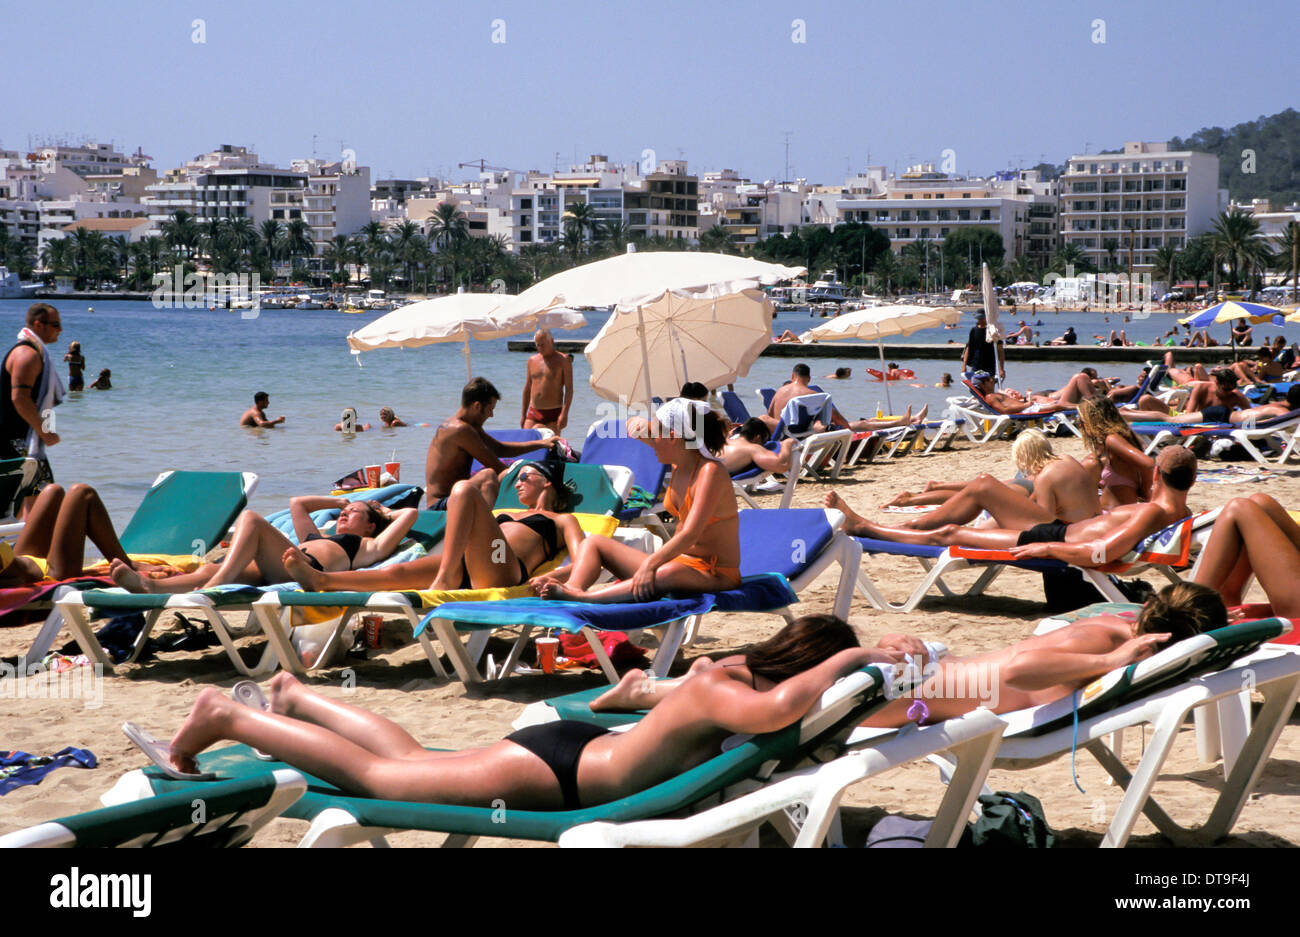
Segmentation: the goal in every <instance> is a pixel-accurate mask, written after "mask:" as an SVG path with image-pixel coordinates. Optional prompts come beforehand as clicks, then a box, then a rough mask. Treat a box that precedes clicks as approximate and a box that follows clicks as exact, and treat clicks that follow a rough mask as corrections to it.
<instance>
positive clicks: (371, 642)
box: [361, 615, 384, 648]
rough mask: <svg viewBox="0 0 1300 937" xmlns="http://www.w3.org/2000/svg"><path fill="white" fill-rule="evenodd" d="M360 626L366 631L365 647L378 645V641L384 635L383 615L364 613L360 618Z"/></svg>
mask: <svg viewBox="0 0 1300 937" xmlns="http://www.w3.org/2000/svg"><path fill="white" fill-rule="evenodd" d="M361 626H362V627H363V628H364V629H365V632H366V647H369V648H377V647H379V643H380V641H381V639H382V638H383V635H384V616H383V615H364V616H362V618H361Z"/></svg>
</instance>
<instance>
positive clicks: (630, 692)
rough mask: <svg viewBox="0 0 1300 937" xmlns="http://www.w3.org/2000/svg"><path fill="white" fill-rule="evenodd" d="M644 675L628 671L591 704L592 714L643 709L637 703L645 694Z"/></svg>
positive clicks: (641, 672) (639, 672) (640, 672)
mask: <svg viewBox="0 0 1300 937" xmlns="http://www.w3.org/2000/svg"><path fill="white" fill-rule="evenodd" d="M646 682H647V680H646V675H645V673H644V672H643V671H640V670H629V671H628V672H627V673H625V674H623V679H621V680H619V681H618V684H617V685H616V686H614V687H611V688H610V689H609V690H607V691H606V692H604V693H602V694H601V695H600V696H598V697H596V698H595V699H594V700H592V702H591V711H592V712H596V713H598V712H606V711H610V710H614V711H619V710H621V711H627V710H637V709H641V708H643V707H642V705H641V704H640V703H639V702H638V700H639V698H640V696H641V694H642V693H644V692H645V684H646ZM652 685H653V684H652Z"/></svg>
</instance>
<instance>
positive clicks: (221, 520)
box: [121, 472, 248, 556]
mask: <svg viewBox="0 0 1300 937" xmlns="http://www.w3.org/2000/svg"><path fill="white" fill-rule="evenodd" d="M247 503H248V502H247V500H246V499H245V497H244V477H243V475H241V474H240V473H239V472H172V473H171V474H170V475H168V476H167V477H166V478H164V479H163V480H162V481H161V482H160V483H159V484H158V485H156V486H155V487H153V488H150V489H149V492H148V493H147V494H146V495H145V496H144V500H143V501H142V502H140V506H139V507H138V508H136V511H135V514H134V515H132V517H131V522H130V523H129V524H127V525H126V530H124V531H122V536H121V541H122V548H123V549H124V550H125V551H126V552H127V553H163V554H173V555H177V556H179V555H181V554H186V553H194V552H196V551H197V552H199V553H200V554H204V553H207V551H208V550H210V549H212V548H213V547H215V546H216V545H217V544H219V543H220V542H221V539H222V538H223V537H224V536H225V535H226V531H227V530H229V529H230V525H231V524H233V523H234V522H235V519H236V518H237V517H239V512H240V511H242V510H243V509H244V507H245V505H246V504H247ZM196 541H198V545H197V546H196V543H195V542H196Z"/></svg>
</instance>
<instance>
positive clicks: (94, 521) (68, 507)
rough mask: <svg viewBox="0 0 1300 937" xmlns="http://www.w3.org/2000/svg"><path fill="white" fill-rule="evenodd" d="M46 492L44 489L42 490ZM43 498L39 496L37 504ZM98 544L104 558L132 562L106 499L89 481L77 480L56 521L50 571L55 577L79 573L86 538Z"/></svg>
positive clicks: (49, 554) (64, 500) (61, 577)
mask: <svg viewBox="0 0 1300 937" xmlns="http://www.w3.org/2000/svg"><path fill="white" fill-rule="evenodd" d="M42 494H44V492H42ZM39 503H40V499H39V498H38V499H37V504H39ZM87 537H89V538H90V540H91V542H92V543H94V544H95V546H96V547H98V548H99V552H100V553H102V554H103V556H104V559H106V560H109V561H110V562H111V561H112V560H120V561H121V562H123V563H125V564H127V565H130V562H131V561H130V560H129V559H127V555H126V552H125V551H124V550H123V549H122V544H121V543H120V542H119V541H118V539H117V531H115V530H114V529H113V521H112V519H111V518H110V517H109V516H108V511H107V510H106V509H105V508H104V502H102V501H100V500H99V495H98V494H97V493H96V492H95V489H94V488H91V487H90V486H89V485H82V484H77V485H73V486H72V487H71V488H69V489H68V491H67V494H66V495H65V496H64V497H63V503H62V504H61V505H60V506H59V514H58V517H57V518H56V520H55V523H54V536H53V537H52V538H51V542H50V546H49V552H48V553H46V554H45V556H46V558H47V559H48V560H49V561H50V575H51V576H53V577H54V578H55V579H67V578H69V577H72V576H79V575H81V572H82V566H83V564H84V561H85V556H86V538H87Z"/></svg>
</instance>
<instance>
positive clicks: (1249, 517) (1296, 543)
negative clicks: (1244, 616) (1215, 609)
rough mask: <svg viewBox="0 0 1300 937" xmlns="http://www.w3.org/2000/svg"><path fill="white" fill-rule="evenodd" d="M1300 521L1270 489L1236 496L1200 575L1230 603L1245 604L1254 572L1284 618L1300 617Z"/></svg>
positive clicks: (1220, 519)
mask: <svg viewBox="0 0 1300 937" xmlns="http://www.w3.org/2000/svg"><path fill="white" fill-rule="evenodd" d="M1298 571H1300V525H1297V524H1296V522H1295V521H1294V520H1292V519H1291V515H1290V514H1288V513H1287V511H1286V509H1285V508H1284V507H1282V505H1280V504H1278V502H1277V500H1276V499H1274V498H1272V497H1270V496H1269V495H1266V494H1253V495H1251V496H1250V497H1249V498H1233V499H1232V500H1231V501H1229V502H1228V503H1227V504H1226V505H1224V507H1223V510H1222V511H1220V512H1219V516H1218V517H1217V518H1215V520H1214V529H1213V531H1212V532H1211V533H1210V539H1209V542H1208V543H1206V544H1205V549H1204V550H1203V551H1201V559H1200V563H1199V564H1198V566H1197V571H1196V581H1197V582H1199V583H1201V584H1203V585H1206V586H1209V587H1210V588H1211V589H1215V590H1217V591H1218V592H1219V594H1220V595H1222V596H1223V601H1224V602H1225V603H1226V604H1228V605H1233V606H1235V605H1240V604H1241V603H1242V599H1243V596H1242V593H1243V591H1244V590H1245V588H1246V583H1247V581H1248V580H1249V579H1250V577H1251V575H1252V574H1253V575H1254V576H1256V577H1258V579H1259V585H1260V587H1261V588H1262V589H1263V590H1264V594H1265V595H1266V596H1268V600H1269V603H1270V604H1271V605H1272V606H1273V614H1274V615H1276V616H1278V617H1279V618H1291V619H1300V589H1297V588H1296V573H1297V572H1298Z"/></svg>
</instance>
